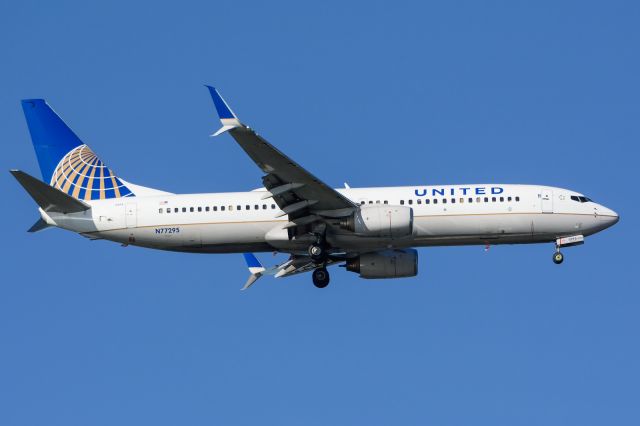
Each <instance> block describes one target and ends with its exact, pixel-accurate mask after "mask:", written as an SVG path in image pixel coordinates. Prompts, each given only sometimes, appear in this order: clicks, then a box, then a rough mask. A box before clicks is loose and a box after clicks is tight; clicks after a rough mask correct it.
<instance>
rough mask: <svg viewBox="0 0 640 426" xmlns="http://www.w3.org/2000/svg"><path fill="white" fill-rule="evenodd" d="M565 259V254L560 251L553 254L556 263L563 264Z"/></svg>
mask: <svg viewBox="0 0 640 426" xmlns="http://www.w3.org/2000/svg"><path fill="white" fill-rule="evenodd" d="M563 260H564V255H563V254H562V253H560V252H559V251H557V252H555V253H554V254H553V263H555V264H556V265H559V264H561V263H562V261H563Z"/></svg>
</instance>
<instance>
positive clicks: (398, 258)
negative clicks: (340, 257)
mask: <svg viewBox="0 0 640 426" xmlns="http://www.w3.org/2000/svg"><path fill="white" fill-rule="evenodd" d="M347 271H351V272H356V273H358V274H360V278H370V279H376V278H401V277H415V276H416V275H418V252H417V251H416V250H414V249H404V250H385V251H378V252H374V253H365V254H362V255H360V256H358V257H356V258H354V259H349V260H348V261H347Z"/></svg>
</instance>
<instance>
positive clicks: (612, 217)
mask: <svg viewBox="0 0 640 426" xmlns="http://www.w3.org/2000/svg"><path fill="white" fill-rule="evenodd" d="M599 216H600V218H601V219H602V220H604V221H605V222H606V223H607V226H613V225H615V224H616V223H618V221H619V220H620V215H618V213H616V212H614V211H613V210H611V209H610V208H607V207H605V206H602V208H601V209H600V214H599Z"/></svg>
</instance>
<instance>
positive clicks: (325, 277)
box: [313, 266, 329, 288]
mask: <svg viewBox="0 0 640 426" xmlns="http://www.w3.org/2000/svg"><path fill="white" fill-rule="evenodd" d="M313 285H315V286H316V287H318V288H325V287H326V286H328V285H329V271H327V268H325V267H324V266H323V267H321V268H318V269H315V270H314V271H313Z"/></svg>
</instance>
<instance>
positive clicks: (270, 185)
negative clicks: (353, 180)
mask: <svg viewBox="0 0 640 426" xmlns="http://www.w3.org/2000/svg"><path fill="white" fill-rule="evenodd" d="M207 87H208V88H209V92H210V93H211V97H212V98H213V103H214V104H215V107H216V110H217V112H218V116H219V117H220V121H221V122H222V127H221V128H220V130H218V131H217V132H216V133H215V134H214V135H213V136H217V135H220V134H222V133H225V132H229V134H230V135H231V136H233V138H234V139H235V140H236V142H237V143H238V144H239V145H240V147H241V148H242V149H243V150H244V151H245V152H246V153H247V154H248V155H249V157H251V159H252V160H253V161H254V162H255V163H256V165H257V166H258V167H260V169H261V170H262V171H263V172H264V173H266V175H265V176H264V177H263V178H262V182H263V184H264V187H265V188H266V189H267V190H268V191H269V192H270V193H269V194H268V195H267V196H266V197H265V199H266V198H273V199H274V201H275V202H276V203H277V204H278V207H280V209H282V211H283V212H284V214H285V215H288V216H289V220H290V221H291V222H290V223H289V224H288V225H286V227H289V228H294V227H296V226H302V225H306V224H310V223H313V222H315V221H317V220H318V219H319V216H323V215H324V216H332V217H340V216H346V215H348V214H350V213H351V212H352V211H353V209H355V208H356V207H357V206H356V205H355V204H354V203H353V202H352V201H351V200H349V199H348V198H346V197H345V196H343V195H342V194H340V193H339V192H337V191H336V190H335V189H333V188H331V187H329V186H328V185H327V184H325V183H324V182H322V181H321V180H320V179H318V178H317V177H315V176H314V175H312V174H311V173H310V172H308V171H307V170H305V169H304V168H303V167H301V166H300V165H299V164H297V163H296V162H295V161H293V160H292V159H290V158H289V157H287V156H286V155H285V154H283V153H282V152H280V151H279V150H278V149H277V148H275V147H274V146H273V145H271V144H270V143H269V142H267V141H266V140H265V139H264V138H262V137H261V136H260V135H258V134H257V133H256V132H255V131H254V130H252V129H251V128H249V127H248V126H245V125H244V124H242V123H241V122H240V120H239V119H238V117H237V116H236V115H235V114H234V113H233V111H232V110H231V108H229V106H228V105H227V103H226V102H225V101H224V99H222V97H221V96H220V94H219V93H218V91H217V90H216V89H215V88H214V87H211V86H207Z"/></svg>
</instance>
